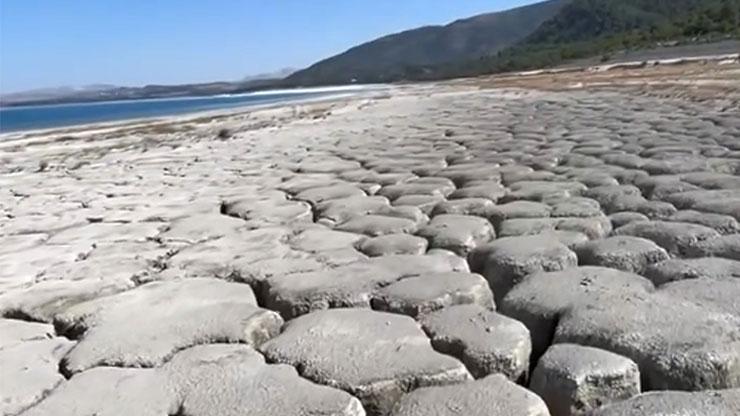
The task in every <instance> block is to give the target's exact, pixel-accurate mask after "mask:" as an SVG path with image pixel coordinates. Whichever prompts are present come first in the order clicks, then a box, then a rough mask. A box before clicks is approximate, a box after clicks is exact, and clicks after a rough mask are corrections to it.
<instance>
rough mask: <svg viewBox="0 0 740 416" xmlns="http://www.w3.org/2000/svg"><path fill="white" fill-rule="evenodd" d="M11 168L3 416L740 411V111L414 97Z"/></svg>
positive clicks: (619, 98) (472, 91) (426, 93)
mask: <svg viewBox="0 0 740 416" xmlns="http://www.w3.org/2000/svg"><path fill="white" fill-rule="evenodd" d="M736 70H737V69H736ZM673 88H675V89H676V91H678V92H680V91H683V89H685V88H686V87H682V86H678V87H673ZM678 92H677V93H676V95H681V94H678ZM661 94H663V95H665V90H661ZM736 103H737V101H735V104H736ZM185 126H187V128H185ZM223 127H228V128H229V129H231V130H232V131H233V132H234V135H233V137H232V138H230V139H228V140H220V139H217V138H216V132H217V131H218V130H219V129H220V128H223ZM60 135H64V136H73V137H72V139H69V138H66V139H65V140H63V141H61V140H57V139H58V138H59V137H60ZM0 151H2V161H3V162H2V165H0V173H1V175H0V188H1V189H2V194H1V196H0V208H1V210H2V212H0V214H2V221H0V236H1V237H2V239H1V240H0V314H2V319H0V369H2V370H1V372H2V376H1V377H0V414H3V415H18V414H23V415H49V414H55V415H93V414H95V415H141V416H146V415H153V416H154V415H161V416H166V415H177V416H201V415H202V416H205V415H221V416H224V415H319V414H320V415H346V416H361V415H371V416H381V415H382V416H385V415H395V416H401V415H425V416H437V415H439V416H442V415H459V414H464V415H487V416H490V415H517V416H520V415H531V416H535V415H537V416H545V415H553V416H560V415H576V414H588V413H589V412H593V413H592V414H594V415H654V416H655V415H667V414H670V415H689V414H691V415H707V416H720V415H721V416H725V415H728V416H729V415H737V414H740V304H739V303H738V299H740V226H738V221H740V111H738V108H737V107H733V106H732V105H729V106H728V104H727V100H720V99H719V98H717V99H706V97H704V98H702V100H695V99H691V98H690V97H686V96H682V97H665V96H658V95H657V94H650V93H643V92H640V93H638V91H636V90H635V89H629V88H616V87H615V88H604V89H599V88H592V89H577V88H576V89H567V88H566V89H561V90H559V91H548V90H545V89H539V90H538V89H526V88H518V89H513V88H512V89H506V88H498V89H490V88H483V89H479V88H471V87H470V85H466V84H465V83H458V84H455V83H451V84H450V83H448V84H436V85H426V86H404V87H393V88H391V89H388V90H384V91H382V92H371V93H366V94H364V95H362V96H360V97H355V98H350V99H343V100H335V101H331V102H324V103H312V104H301V105H293V106H285V107H281V108H274V109H262V110H255V111H252V112H249V113H244V112H242V113H239V112H236V113H233V114H228V115H222V116H214V117H212V118H205V119H203V118H200V119H186V120H179V121H166V122H143V123H139V124H136V123H133V124H132V125H125V126H118V127H105V126H98V127H96V128H89V129H74V128H73V129H67V131H64V132H59V133H36V134H25V135H18V134H17V135H15V136H11V137H6V138H4V139H3V140H2V141H0ZM40 160H48V162H49V163H48V167H47V168H46V169H38V166H39V161H40ZM666 412H667V413H666Z"/></svg>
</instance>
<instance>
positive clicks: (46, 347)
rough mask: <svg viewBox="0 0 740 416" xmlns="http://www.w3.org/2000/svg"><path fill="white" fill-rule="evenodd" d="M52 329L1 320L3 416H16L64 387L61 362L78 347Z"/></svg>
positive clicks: (0, 403)
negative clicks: (71, 350) (58, 387)
mask: <svg viewBox="0 0 740 416" xmlns="http://www.w3.org/2000/svg"><path fill="white" fill-rule="evenodd" d="M53 333H54V328H53V327H52V326H51V325H46V324H40V323H32V322H24V321H16V320H12V319H0V368H2V377H0V413H2V414H4V415H14V414H18V413H20V412H21V411H22V410H23V409H25V408H27V407H29V406H31V405H33V404H35V403H36V402H38V401H39V400H41V399H42V398H43V397H44V396H45V395H46V394H47V392H49V391H51V390H53V389H54V388H56V387H57V386H59V385H61V384H63V383H64V381H65V380H64V377H63V376H62V375H61V374H60V373H59V371H58V370H59V361H60V360H61V359H62V357H64V355H65V354H66V353H67V352H68V351H69V350H70V349H71V348H72V347H73V346H74V345H75V343H74V342H73V341H70V340H68V339H66V338H62V337H55V336H53V335H52V334H53Z"/></svg>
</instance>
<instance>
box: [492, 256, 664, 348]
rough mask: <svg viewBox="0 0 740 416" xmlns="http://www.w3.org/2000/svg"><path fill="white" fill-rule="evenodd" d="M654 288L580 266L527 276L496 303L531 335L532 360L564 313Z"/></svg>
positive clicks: (611, 271)
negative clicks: (522, 324) (607, 299)
mask: <svg viewBox="0 0 740 416" xmlns="http://www.w3.org/2000/svg"><path fill="white" fill-rule="evenodd" d="M652 290H653V285H652V284H651V283H650V281H648V280H647V279H645V278H644V277H642V276H639V275H636V274H632V273H627V272H622V271H619V270H614V269H608V268H604V267H593V266H582V267H574V268H570V269H565V270H563V271H557V272H540V273H533V274H529V275H527V276H526V277H525V278H524V279H523V280H522V281H521V283H520V284H519V285H518V286H516V287H515V288H514V289H512V290H511V292H509V293H508V294H507V295H506V297H505V298H503V300H501V301H500V302H497V304H498V307H499V311H500V312H501V313H503V314H505V315H507V316H510V317H512V318H514V319H517V320H519V321H521V322H522V323H524V324H525V325H526V326H527V328H528V329H529V331H530V333H531V334H532V350H533V357H534V358H538V357H539V356H540V355H541V354H542V353H544V352H545V350H546V349H547V347H548V345H550V344H551V343H552V337H553V334H554V333H555V328H556V326H557V324H558V321H559V320H560V318H561V316H562V314H563V313H565V312H567V311H568V310H571V309H577V308H581V307H584V308H586V309H588V307H589V305H591V304H593V303H598V302H600V301H601V299H603V298H613V297H614V298H621V297H625V296H631V295H646V294H648V293H649V292H651V291H652Z"/></svg>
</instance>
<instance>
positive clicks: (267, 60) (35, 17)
mask: <svg viewBox="0 0 740 416" xmlns="http://www.w3.org/2000/svg"><path fill="white" fill-rule="evenodd" d="M534 2H535V0H487V1H486V0H0V92H3V93H8V92H14V91H20V90H27V89H33V88H45V87H55V86H79V85H88V84H99V83H105V84H115V85H130V86H135V85H144V84H154V83H159V84H178V83H186V82H207V81H216V80H237V79H241V78H243V77H245V76H247V75H252V74H257V73H263V72H272V71H275V70H278V69H281V68H285V67H293V68H300V67H304V66H307V65H309V64H311V63H313V62H315V61H317V60H319V59H322V58H325V57H328V56H331V55H333V54H336V53H339V52H342V51H344V50H346V49H348V48H350V47H352V46H354V45H357V44H359V43H362V42H365V41H368V40H371V39H373V38H376V37H378V36H382V35H385V34H389V33H392V32H397V31H400V30H405V29H411V28H414V27H418V26H423V25H428V24H443V23H447V22H450V21H452V20H455V19H458V18H462V17H468V16H472V15H475V14H479V13H485V12H490V11H497V10H504V9H508V8H512V7H516V6H520V5H524V4H528V3H534Z"/></svg>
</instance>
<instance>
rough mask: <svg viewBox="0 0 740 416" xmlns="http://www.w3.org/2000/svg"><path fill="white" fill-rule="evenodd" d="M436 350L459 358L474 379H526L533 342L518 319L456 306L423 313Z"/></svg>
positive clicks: (428, 333) (472, 306) (423, 322)
mask: <svg viewBox="0 0 740 416" xmlns="http://www.w3.org/2000/svg"><path fill="white" fill-rule="evenodd" d="M420 321H421V324H422V327H423V328H424V331H425V332H426V333H427V335H429V337H430V338H431V340H432V346H433V347H434V349H435V350H437V351H439V352H442V353H445V354H449V355H452V356H453V357H456V358H458V359H459V360H460V361H462V362H463V363H464V364H465V366H466V367H467V368H468V370H469V371H470V373H471V374H472V375H473V376H474V377H476V378H482V377H485V376H487V375H489V374H494V373H502V374H504V375H506V377H508V378H509V379H511V380H512V381H519V380H523V379H526V376H527V374H528V372H529V356H530V353H531V352H532V343H531V340H530V335H529V331H528V330H527V328H526V327H525V326H524V325H523V324H522V323H521V322H519V321H516V320H514V319H511V318H508V317H506V316H504V315H501V314H498V313H496V312H494V311H492V310H491V309H490V308H485V307H482V306H480V305H472V304H471V305H459V306H452V307H449V308H445V309H442V310H440V311H437V312H434V313H430V314H428V315H425V316H422V317H421V319H420Z"/></svg>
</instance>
